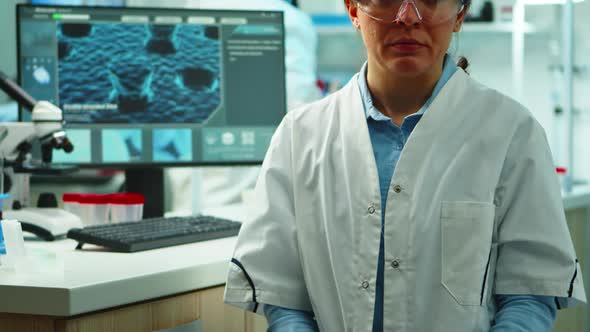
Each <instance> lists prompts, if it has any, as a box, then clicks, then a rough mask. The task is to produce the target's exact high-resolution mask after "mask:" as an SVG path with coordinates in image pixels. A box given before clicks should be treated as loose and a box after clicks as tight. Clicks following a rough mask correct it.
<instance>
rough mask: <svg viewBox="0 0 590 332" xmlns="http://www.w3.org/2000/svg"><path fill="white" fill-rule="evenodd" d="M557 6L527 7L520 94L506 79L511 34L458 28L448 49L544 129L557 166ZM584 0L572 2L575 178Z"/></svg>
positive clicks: (588, 104) (586, 61) (583, 173)
mask: <svg viewBox="0 0 590 332" xmlns="http://www.w3.org/2000/svg"><path fill="white" fill-rule="evenodd" d="M561 11H562V7H561V6H556V5H547V6H527V7H526V18H525V20H526V21H527V23H529V24H530V26H529V29H530V32H529V33H527V34H525V37H524V54H523V57H524V68H523V69H524V80H523V83H524V84H523V87H522V95H518V93H517V91H518V87H517V86H515V82H514V81H513V80H512V74H513V72H512V71H513V67H512V60H513V58H512V46H513V45H512V34H511V33H502V32H491V31H478V32H473V31H471V32H470V31H469V29H468V28H466V29H465V30H464V31H463V32H461V33H460V34H459V35H458V36H457V38H456V40H455V43H454V45H453V47H451V50H452V51H453V52H455V54H457V55H467V56H468V58H469V59H470V61H471V75H472V76H473V77H475V78H476V79H478V80H479V81H481V82H483V83H485V84H486V85H488V86H491V87H493V88H495V89H497V90H499V91H501V92H503V93H505V94H507V95H510V96H512V97H514V98H516V99H517V100H519V101H520V102H521V103H523V104H524V105H525V106H527V107H528V108H529V109H530V110H531V112H532V113H533V114H534V115H535V117H536V118H537V119H538V120H539V122H540V123H541V124H542V125H543V127H544V128H545V130H546V132H547V138H548V140H549V143H550V146H551V148H552V152H553V155H554V158H555V161H556V164H557V165H560V166H562V165H564V164H565V160H566V155H565V149H566V148H567V146H566V144H565V142H566V141H567V133H566V132H565V131H564V130H565V128H566V123H565V120H566V119H565V117H564V116H563V114H562V115H558V114H556V113H555V109H556V107H560V106H562V105H563V101H564V98H565V96H564V89H563V87H564V80H563V79H564V78H563V72H562V70H560V69H559V65H560V64H561V56H562V52H563V47H562V40H563V38H562V29H561V27H562V23H563V21H562V14H561V13H562V12H561ZM589 14H590V2H588V1H585V2H582V3H578V4H576V5H575V20H574V29H575V30H574V31H575V61H574V64H575V74H574V112H575V113H574V119H575V128H574V142H575V144H574V151H575V154H574V168H573V172H574V175H575V178H576V179H575V180H577V182H584V181H588V180H590V158H589V157H590V154H589V152H590V148H589V147H588V145H587V142H590V135H589V134H590V96H589V95H588V93H587V91H588V88H590V75H589V72H588V66H589V65H590V56H589V54H590V42H589V41H588V38H587V36H586V34H585V33H584V32H585V31H590V23H589V22H588V20H587V17H588V16H587V15H589Z"/></svg>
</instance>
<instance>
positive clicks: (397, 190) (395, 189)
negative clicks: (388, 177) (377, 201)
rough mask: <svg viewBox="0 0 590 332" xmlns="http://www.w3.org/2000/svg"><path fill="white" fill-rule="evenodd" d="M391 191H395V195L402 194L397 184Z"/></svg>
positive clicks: (400, 187)
mask: <svg viewBox="0 0 590 332" xmlns="http://www.w3.org/2000/svg"><path fill="white" fill-rule="evenodd" d="M393 191H395V192H396V194H399V193H401V192H402V186H400V185H399V184H398V185H395V187H393Z"/></svg>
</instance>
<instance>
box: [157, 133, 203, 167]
mask: <svg viewBox="0 0 590 332" xmlns="http://www.w3.org/2000/svg"><path fill="white" fill-rule="evenodd" d="M153 142H154V161H161V162H165V161H171V162H174V161H191V160H192V159H193V144H192V134H191V130H190V129H155V130H154V138H153Z"/></svg>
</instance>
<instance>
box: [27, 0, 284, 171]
mask: <svg viewBox="0 0 590 332" xmlns="http://www.w3.org/2000/svg"><path fill="white" fill-rule="evenodd" d="M21 8H87V9H91V10H92V9H98V10H108V9H114V10H137V11H141V10H158V11H168V12H170V11H187V12H191V11H194V12H199V13H203V12H214V13H218V12H228V13H273V14H279V15H280V16H281V20H282V24H281V35H282V44H283V57H282V61H281V64H282V70H283V73H284V75H282V76H283V104H284V107H283V111H284V112H283V117H284V116H285V115H286V114H287V111H288V109H287V80H286V74H287V68H286V63H285V62H286V61H285V57H286V44H285V42H286V37H285V13H284V12H283V11H281V10H237V9H199V8H172V7H136V6H66V5H32V4H26V3H25V4H22V3H21V4H17V5H16V8H15V9H16V56H17V79H18V83H19V84H22V76H21V75H22V73H21V71H22V68H21V67H22V66H21V65H22V64H21V46H22V45H21V38H20V37H21V34H20V22H21V10H20V9H21ZM23 112H25V110H24V109H23V108H22V107H21V106H20V105H19V107H18V122H23V116H22V114H23ZM278 126H279V124H277V126H276V127H275V131H276V128H278ZM273 135H274V134H273ZM72 143H73V144H74V148H75V146H76V142H72ZM265 157H266V153H265ZM265 157H264V158H262V159H260V160H247V161H244V160H223V161H221V160H219V161H203V160H193V161H188V162H184V161H183V162H154V161H151V162H148V161H141V162H121V163H110V162H100V163H75V162H72V163H63V162H60V163H59V164H64V165H74V166H76V167H79V168H81V169H97V168H101V169H109V168H111V169H130V170H133V169H145V168H166V167H195V166H205V167H206V166H242V167H246V166H259V165H262V163H263V162H264V159H265Z"/></svg>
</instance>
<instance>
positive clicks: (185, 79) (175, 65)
mask: <svg viewBox="0 0 590 332" xmlns="http://www.w3.org/2000/svg"><path fill="white" fill-rule="evenodd" d="M57 35H58V75H59V96H60V105H61V106H62V109H63V110H64V111H65V119H66V121H68V122H69V123H186V122H190V123H201V122H203V121H205V120H206V119H207V118H208V117H209V116H210V115H211V113H212V112H213V111H214V110H216V109H217V108H218V106H219V104H220V98H221V91H220V82H219V81H220V62H221V61H220V57H221V54H220V42H219V27H218V26H203V25H187V24H177V25H158V24H126V23H63V22H62V23H60V24H58V32H57Z"/></svg>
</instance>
